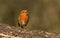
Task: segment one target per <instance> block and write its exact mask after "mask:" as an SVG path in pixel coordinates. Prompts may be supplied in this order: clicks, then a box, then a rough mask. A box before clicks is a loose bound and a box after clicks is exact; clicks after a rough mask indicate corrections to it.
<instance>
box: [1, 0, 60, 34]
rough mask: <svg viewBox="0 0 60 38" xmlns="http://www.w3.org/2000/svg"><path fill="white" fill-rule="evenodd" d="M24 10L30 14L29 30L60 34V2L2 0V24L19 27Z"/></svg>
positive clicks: (52, 0)
mask: <svg viewBox="0 0 60 38" xmlns="http://www.w3.org/2000/svg"><path fill="white" fill-rule="evenodd" d="M23 9H27V10H28V13H29V23H28V26H27V28H29V29H31V30H44V31H49V32H56V33H60V0H0V23H4V24H9V25H11V26H16V27H17V26H18V25H17V20H18V16H19V14H20V11H21V10H23Z"/></svg>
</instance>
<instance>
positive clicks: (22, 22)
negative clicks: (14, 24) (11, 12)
mask: <svg viewBox="0 0 60 38" xmlns="http://www.w3.org/2000/svg"><path fill="white" fill-rule="evenodd" d="M28 21H29V15H28V11H27V10H22V11H21V13H20V15H19V17H18V26H20V27H21V28H24V26H27V24H28Z"/></svg>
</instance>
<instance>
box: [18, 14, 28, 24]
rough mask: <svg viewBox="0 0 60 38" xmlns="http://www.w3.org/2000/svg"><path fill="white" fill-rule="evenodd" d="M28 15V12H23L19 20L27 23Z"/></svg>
mask: <svg viewBox="0 0 60 38" xmlns="http://www.w3.org/2000/svg"><path fill="white" fill-rule="evenodd" d="M28 19H29V18H28V15H27V14H26V13H22V14H21V15H20V17H19V22H20V23H22V22H24V23H27V22H28Z"/></svg>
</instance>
